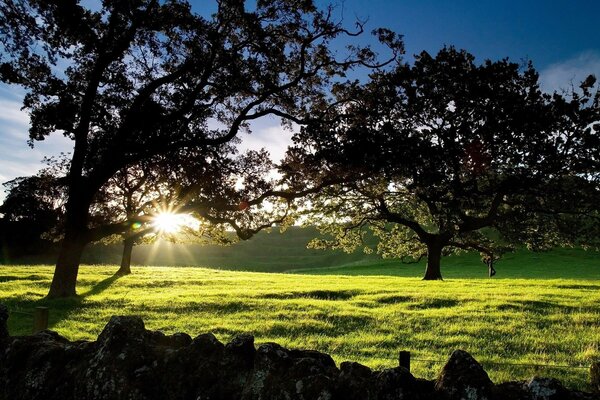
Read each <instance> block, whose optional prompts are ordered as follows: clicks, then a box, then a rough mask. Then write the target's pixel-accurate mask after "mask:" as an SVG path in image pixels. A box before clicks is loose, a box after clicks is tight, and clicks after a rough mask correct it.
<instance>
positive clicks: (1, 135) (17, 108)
mask: <svg viewBox="0 0 600 400" xmlns="http://www.w3.org/2000/svg"><path fill="white" fill-rule="evenodd" d="M22 101H23V92H22V90H20V89H18V88H13V87H10V86H7V85H1V86H0V184H1V183H4V182H7V181H9V180H12V179H14V178H16V177H19V176H27V175H33V174H35V173H36V172H37V171H38V170H39V169H40V168H41V167H43V164H42V163H41V161H42V159H43V158H44V156H53V155H58V154H60V153H61V152H69V151H71V150H72V148H73V145H72V142H71V141H70V140H69V139H67V138H65V137H64V136H62V135H61V134H54V135H51V136H49V137H47V138H46V139H45V140H43V141H40V142H35V147H34V148H30V147H29V146H28V145H27V140H28V138H29V136H28V129H29V116H28V115H27V113H26V112H24V111H21V105H22ZM3 189H4V188H2V187H1V186H0V203H1V202H2V201H3V200H4V197H5V193H4V190H3Z"/></svg>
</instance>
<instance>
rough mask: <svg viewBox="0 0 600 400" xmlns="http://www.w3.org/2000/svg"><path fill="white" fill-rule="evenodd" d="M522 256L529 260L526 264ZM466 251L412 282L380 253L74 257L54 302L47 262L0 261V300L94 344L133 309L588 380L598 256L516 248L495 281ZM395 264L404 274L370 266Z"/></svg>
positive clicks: (349, 350)
mask: <svg viewBox="0 0 600 400" xmlns="http://www.w3.org/2000/svg"><path fill="white" fill-rule="evenodd" d="M528 256H531V257H541V258H540V259H538V263H537V264H536V263H533V264H531V265H529V266H527V267H526V266H525V265H526V264H523V261H527V258H526V257H528ZM469 257H471V258H472V257H473V256H470V255H465V256H462V257H457V258H450V259H448V260H445V264H444V271H443V272H444V274H445V277H446V278H447V279H446V281H443V282H423V281H421V280H420V279H418V276H420V274H421V273H422V268H421V267H420V266H403V267H398V266H394V265H392V264H391V263H387V262H380V263H379V264H373V265H371V266H370V267H368V266H366V265H347V266H345V267H337V268H328V269H318V270H301V271H296V272H300V273H297V274H290V273H288V274H276V273H254V272H239V271H225V270H214V269H203V268H182V267H138V268H134V271H133V272H134V273H133V275H131V276H127V277H123V278H119V279H116V278H114V277H113V276H112V274H113V273H114V271H115V270H116V269H117V267H115V266H110V267H108V266H102V267H93V266H86V267H83V268H82V269H81V272H80V279H79V293H80V296H79V297H78V298H77V299H69V300H53V301H48V300H44V299H43V296H44V295H45V294H46V291H47V288H48V285H49V282H50V278H51V274H52V268H51V267H48V266H29V267H28V266H1V267H0V302H2V303H5V304H7V305H8V306H9V308H10V309H11V310H16V311H30V310H31V309H32V308H33V307H35V306H37V305H46V306H49V307H50V308H51V317H50V325H51V329H54V330H56V331H58V332H59V333H61V334H62V335H64V336H67V337H68V338H70V339H94V338H95V337H96V335H97V334H98V333H99V332H100V330H101V329H102V327H103V326H104V325H105V324H106V322H107V321H108V319H109V317H110V316H111V315H115V314H121V315H122V314H134V315H140V316H142V317H143V318H144V321H145V322H146V326H147V327H148V328H149V329H160V330H163V331H165V332H168V333H173V332H177V331H183V332H187V333H189V334H191V335H192V336H194V335H197V334H200V333H203V332H208V331H211V332H213V333H215V335H216V336H217V337H218V338H219V339H221V340H222V341H227V340H229V339H230V338H231V337H232V336H234V335H235V334H237V333H241V332H248V333H251V334H253V335H255V337H256V341H257V343H264V342H268V341H276V342H278V343H280V344H282V345H284V346H288V347H292V348H311V349H318V350H321V351H325V352H328V353H330V354H332V355H333V357H334V358H335V360H336V361H337V362H341V361H344V360H354V361H359V362H361V363H363V364H366V365H368V366H370V367H373V368H381V367H390V366H394V365H397V361H396V359H397V354H398V351H399V350H402V349H408V350H411V351H412V352H413V358H414V359H415V360H414V361H413V372H414V374H415V375H416V376H421V377H427V378H433V377H434V376H435V375H436V374H437V372H438V371H439V369H440V368H441V366H442V365H443V361H444V360H445V359H446V357H447V356H448V354H449V353H450V352H451V351H452V350H453V349H457V348H462V349H465V350H467V351H469V352H471V354H473V355H474V356H475V357H476V358H477V359H478V360H479V361H480V362H482V363H483V364H484V366H485V368H486V370H487V371H488V372H489V373H490V376H491V378H492V379H493V380H494V381H497V382H499V381H504V380H509V379H515V378H518V379H526V378H528V377H531V376H532V375H535V374H537V375H543V376H552V377H556V378H558V379H560V380H561V381H563V383H565V384H566V385H567V386H569V387H574V388H580V389H586V388H587V386H586V385H587V382H588V379H589V378H588V370H587V367H589V365H590V362H591V361H592V360H598V359H600V280H598V278H599V273H598V269H600V266H599V258H598V253H579V252H578V251H566V250H564V251H563V250H561V251H555V252H553V253H547V254H543V255H528V254H527V253H516V254H514V255H513V257H514V259H513V260H512V261H510V260H506V261H505V262H504V263H503V266H501V264H499V274H500V277H501V278H500V279H496V278H494V279H488V278H483V277H482V276H484V274H485V268H483V266H482V264H481V263H479V262H478V261H477V260H476V257H475V258H474V260H475V261H476V263H473V265H472V266H468V265H471V263H470V262H466V261H468V260H470V258H469ZM461 259H462V261H461ZM530 261H531V260H530ZM461 263H462V264H465V265H467V266H466V267H464V268H463V269H462V273H461V269H460V268H459V267H458V265H459V264H461ZM393 272H396V275H405V276H380V275H373V274H386V275H390V274H392V273H393ZM542 272H543V275H542ZM342 274H343V275H342ZM461 274H462V277H461V278H458V276H460V275H461ZM473 275H476V276H481V277H480V278H472V277H471V276H473ZM467 277H470V278H468V279H467ZM544 277H545V278H552V279H540V278H544ZM561 277H562V278H568V279H559V278H561ZM30 328H31V317H29V316H27V315H24V314H19V313H13V314H11V318H10V320H9V329H10V332H11V334H13V335H15V334H26V333H28V332H29V330H30ZM423 359H426V360H434V361H418V360H423ZM494 363H512V364H551V365H580V366H583V367H585V368H579V369H566V368H551V367H529V366H517V365H512V366H511V365H496V364H494Z"/></svg>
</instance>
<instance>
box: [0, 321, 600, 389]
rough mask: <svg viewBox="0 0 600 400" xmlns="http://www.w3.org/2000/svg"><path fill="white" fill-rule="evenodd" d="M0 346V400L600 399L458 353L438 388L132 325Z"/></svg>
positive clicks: (312, 357) (387, 373)
mask: <svg viewBox="0 0 600 400" xmlns="http://www.w3.org/2000/svg"><path fill="white" fill-rule="evenodd" d="M1 311H2V310H0V312H1ZM1 343H2V346H3V347H2V351H0V400H8V399H10V400H58V399H61V400H62V399H67V400H75V399H86V400H104V399H110V400H113V399H114V400H120V399H123V400H159V399H160V400H176V399H177V400H179V399H185V400H187V399H194V400H196V399H203V400H208V399H210V400H234V399H235V400H279V399H290V400H309V399H310V400H312V399H314V400H319V399H320V400H392V399H394V400H403V399H411V400H448V399H464V400H473V399H484V398H485V399H489V400H501V399H502V400H556V399H561V400H563V399H564V400H598V399H599V396H598V395H595V394H590V393H581V392H572V391H567V390H566V389H565V388H564V387H562V385H561V384H560V382H558V381H556V380H554V379H544V378H533V379H532V380H531V381H529V382H526V383H523V382H512V383H504V384H500V385H497V386H493V385H492V383H491V381H490V380H489V378H488V377H487V374H485V372H484V371H483V370H482V369H481V366H479V364H477V362H476V361H475V360H473V358H472V357H471V356H470V355H468V354H467V353H465V352H461V351H457V352H455V353H453V354H452V356H451V357H450V360H449V362H448V364H447V365H446V366H445V367H444V370H443V371H442V374H441V375H440V377H439V378H438V380H437V381H435V382H433V381H427V380H423V379H416V378H415V377H413V376H412V375H411V374H410V372H409V371H408V370H407V369H405V368H402V367H398V368H392V369H386V370H383V371H381V372H372V371H371V370H370V369H369V368H368V367H365V366H364V365H361V364H358V363H352V362H344V363H342V364H341V365H340V369H339V370H338V369H337V368H336V365H335V363H334V361H333V359H332V358H331V357H330V356H329V355H327V354H323V353H320V352H317V351H311V350H288V349H286V348H284V347H281V346H279V345H277V344H275V343H267V344H264V345H262V346H260V347H259V348H258V349H255V348H254V338H253V337H252V336H250V335H240V336H237V337H235V338H234V339H233V340H232V341H231V342H230V343H228V344H227V345H224V344H223V343H221V342H219V341H218V340H217V338H216V337H215V336H214V335H212V334H210V333H209V334H204V335H200V336H198V337H196V338H194V339H193V340H192V339H191V337H189V336H188V335H186V334H175V335H171V336H168V335H165V334H163V333H161V332H151V331H147V330H145V329H144V324H143V322H142V320H141V319H139V318H135V317H113V318H111V320H110V322H109V323H108V324H107V326H106V328H105V329H104V330H103V331H102V333H101V334H100V336H99V338H98V341H96V342H86V341H78V342H70V341H69V340H67V339H66V338H64V337H62V336H60V335H59V334H57V333H56V332H52V331H48V330H46V331H42V332H38V333H36V334H34V335H31V336H21V337H10V336H5V337H4V339H3V340H2V342H1ZM488 395H489V396H488Z"/></svg>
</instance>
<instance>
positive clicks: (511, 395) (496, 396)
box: [492, 382, 532, 400]
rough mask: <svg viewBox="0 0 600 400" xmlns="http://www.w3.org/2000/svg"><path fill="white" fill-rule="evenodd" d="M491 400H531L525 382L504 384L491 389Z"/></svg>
mask: <svg viewBox="0 0 600 400" xmlns="http://www.w3.org/2000/svg"><path fill="white" fill-rule="evenodd" d="M492 399H493V400H506V399H510V400H532V397H531V393H530V392H529V390H527V386H526V385H525V382H504V383H500V384H498V385H495V386H494V387H493V389H492Z"/></svg>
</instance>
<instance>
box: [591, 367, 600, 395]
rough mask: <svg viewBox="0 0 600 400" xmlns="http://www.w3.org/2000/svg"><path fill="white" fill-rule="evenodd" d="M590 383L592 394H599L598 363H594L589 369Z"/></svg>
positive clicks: (599, 371) (599, 375) (599, 376)
mask: <svg viewBox="0 0 600 400" xmlns="http://www.w3.org/2000/svg"><path fill="white" fill-rule="evenodd" d="M590 383H591V385H592V390H593V391H594V392H600V362H595V363H593V364H592V366H591V367H590Z"/></svg>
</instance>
